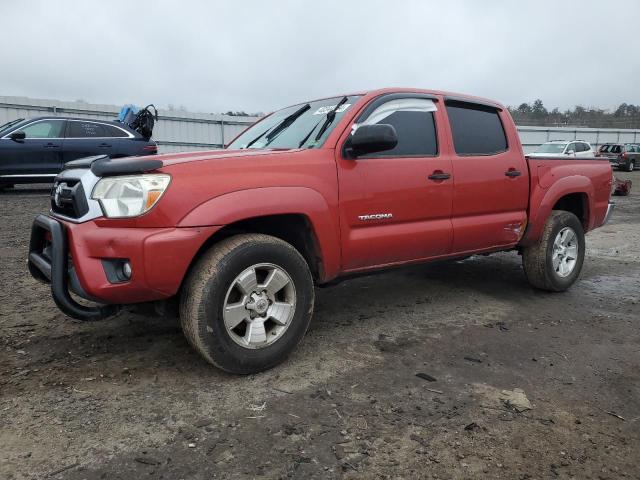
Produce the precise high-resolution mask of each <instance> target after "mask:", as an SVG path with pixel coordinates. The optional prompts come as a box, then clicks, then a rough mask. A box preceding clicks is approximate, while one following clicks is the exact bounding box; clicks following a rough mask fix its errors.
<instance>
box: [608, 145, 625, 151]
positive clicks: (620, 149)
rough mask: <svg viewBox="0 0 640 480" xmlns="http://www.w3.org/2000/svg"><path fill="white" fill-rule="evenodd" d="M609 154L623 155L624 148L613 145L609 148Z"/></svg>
mask: <svg viewBox="0 0 640 480" xmlns="http://www.w3.org/2000/svg"><path fill="white" fill-rule="evenodd" d="M609 153H622V147H620V145H611V146H610V147H609Z"/></svg>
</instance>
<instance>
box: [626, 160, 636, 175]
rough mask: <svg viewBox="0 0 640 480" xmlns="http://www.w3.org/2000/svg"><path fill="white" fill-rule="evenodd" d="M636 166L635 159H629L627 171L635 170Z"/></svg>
mask: <svg viewBox="0 0 640 480" xmlns="http://www.w3.org/2000/svg"><path fill="white" fill-rule="evenodd" d="M634 168H635V164H634V163H633V160H629V164H628V165H627V172H633V169H634Z"/></svg>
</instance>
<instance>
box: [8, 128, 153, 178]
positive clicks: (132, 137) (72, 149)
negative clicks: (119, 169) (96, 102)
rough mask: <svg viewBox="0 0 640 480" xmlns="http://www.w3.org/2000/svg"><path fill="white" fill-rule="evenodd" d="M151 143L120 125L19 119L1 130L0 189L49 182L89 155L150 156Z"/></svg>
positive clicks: (151, 152)
mask: <svg viewBox="0 0 640 480" xmlns="http://www.w3.org/2000/svg"><path fill="white" fill-rule="evenodd" d="M157 151H158V147H157V145H156V143H155V142H154V141H151V140H145V139H144V138H143V137H142V136H141V135H140V134H139V133H138V132H136V131H134V130H131V129H130V128H128V127H127V126H125V125H124V124H122V123H119V122H110V121H104V120H87V119H82V118H61V117H39V118H32V119H28V120H25V119H18V120H14V121H13V122H9V123H7V124H5V125H2V126H0V188H7V187H12V186H13V185H15V184H18V183H43V182H50V181H52V180H53V177H55V176H56V175H57V174H58V173H59V172H60V171H61V170H62V168H63V166H64V164H65V163H67V162H69V161H71V160H75V159H77V158H82V157H88V156H92V155H108V156H110V157H125V156H136V155H151V154H155V153H157Z"/></svg>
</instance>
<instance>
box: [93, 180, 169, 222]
mask: <svg viewBox="0 0 640 480" xmlns="http://www.w3.org/2000/svg"><path fill="white" fill-rule="evenodd" d="M170 181H171V177H170V176H169V175H165V174H148V175H131V176H122V177H105V178H102V179H101V180H99V181H98V183H96V186H95V187H93V193H92V194H91V198H93V199H94V200H98V201H99V202H100V206H101V207H102V212H103V213H104V215H105V216H106V217H109V218H124V217H137V216H138V215H142V214H143V213H145V212H148V211H149V210H151V209H152V208H153V206H154V205H155V204H156V203H157V201H158V200H160V197H161V196H162V194H163V193H164V191H165V190H166V189H167V187H168V186H169V182H170Z"/></svg>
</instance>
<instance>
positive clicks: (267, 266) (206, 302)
mask: <svg viewBox="0 0 640 480" xmlns="http://www.w3.org/2000/svg"><path fill="white" fill-rule="evenodd" d="M276 270H279V273H277V274H276V272H275V271H276ZM251 272H253V275H252V274H251ZM282 272H284V275H283V274H282ZM269 279H272V281H269ZM273 279H276V280H277V281H275V280H273ZM253 280H256V281H255V282H254V281H253ZM285 281H286V282H287V283H286V284H285V283H284V282H285ZM281 284H284V287H280V290H276V289H277V288H278V287H279V286H280V285H281ZM254 287H255V288H254ZM245 290H250V291H252V292H253V293H251V294H247V293H246V292H245ZM272 290H276V291H275V293H272ZM265 299H266V300H267V303H268V307H265ZM313 302H314V288H313V278H312V276H311V272H310V271H309V266H308V265H307V262H306V261H305V259H304V258H303V257H302V255H300V253H299V252H298V251H297V250H296V249H295V248H293V247H292V246H291V245H289V244H288V243H286V242H284V241H282V240H280V239H278V238H275V237H271V236H268V235H262V234H243V235H236V236H233V237H230V238H227V239H225V240H223V241H221V242H220V243H218V244H216V245H214V246H213V247H212V248H211V249H209V250H208V251H207V252H205V253H204V254H203V255H202V257H201V258H200V259H199V260H198V261H197V263H196V264H195V266H194V267H193V268H192V270H191V271H190V272H189V274H188V276H187V278H186V281H185V284H184V286H183V291H182V295H181V298H180V320H181V323H182V330H183V331H184V334H185V336H186V337H187V340H188V341H189V343H190V344H191V346H192V347H193V348H194V349H195V350H196V351H197V352H198V353H199V354H200V355H201V356H202V357H203V358H204V359H205V360H206V361H208V362H209V363H211V364H213V365H215V366H216V367H218V368H220V369H222V370H225V371H227V372H230V373H236V374H250V373H257V372H260V371H263V370H267V369H269V368H271V367H274V366H275V365H277V364H279V363H281V362H283V361H284V360H285V359H286V358H287V357H288V356H289V354H291V352H292V351H293V350H294V349H295V348H296V346H297V345H298V344H299V343H300V341H301V340H302V337H304V334H305V333H306V331H307V328H308V327H309V324H310V322H311V316H312V314H313ZM283 305H284V306H283ZM287 305H288V307H287ZM225 307H227V308H225ZM259 307H260V308H259ZM251 308H253V309H255V310H252V309H251ZM265 308H267V311H264V309H265ZM283 312H284V313H283ZM227 313H228V315H229V317H227V320H228V321H227V322H225V315H227ZM276 313H278V315H275V314H276ZM247 315H249V317H247ZM254 316H255V318H254ZM240 317H243V318H244V319H243V320H242V321H241V322H240V323H239V324H238V325H237V326H236V327H233V328H231V327H232V324H233V323H235V321H237V319H238V318H240ZM276 318H278V322H276V321H275V319H276ZM229 319H230V320H229ZM260 324H262V325H263V327H260ZM254 340H255V341H254Z"/></svg>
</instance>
